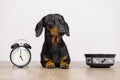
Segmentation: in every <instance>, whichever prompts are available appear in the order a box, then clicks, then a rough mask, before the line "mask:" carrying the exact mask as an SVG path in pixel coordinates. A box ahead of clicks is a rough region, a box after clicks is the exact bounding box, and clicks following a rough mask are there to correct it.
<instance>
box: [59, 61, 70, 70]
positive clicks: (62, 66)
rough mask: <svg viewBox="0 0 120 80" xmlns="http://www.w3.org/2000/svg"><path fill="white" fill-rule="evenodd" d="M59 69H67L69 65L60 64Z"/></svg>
mask: <svg viewBox="0 0 120 80" xmlns="http://www.w3.org/2000/svg"><path fill="white" fill-rule="evenodd" d="M60 68H62V69H69V65H68V64H67V63H66V62H62V63H61V64H60Z"/></svg>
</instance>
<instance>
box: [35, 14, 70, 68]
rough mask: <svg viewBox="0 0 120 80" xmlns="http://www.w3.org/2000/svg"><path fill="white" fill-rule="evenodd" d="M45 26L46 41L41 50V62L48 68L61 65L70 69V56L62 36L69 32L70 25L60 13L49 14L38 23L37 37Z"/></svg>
mask: <svg viewBox="0 0 120 80" xmlns="http://www.w3.org/2000/svg"><path fill="white" fill-rule="evenodd" d="M43 27H44V28H45V42H44V44H43V48H42V52H41V64H42V66H43V67H46V68H49V69H51V68H55V67H60V68H62V69H68V68H69V64H70V60H71V59H70V56H69V53H68V50H67V47H66V45H65V43H64V41H63V39H62V36H63V35H64V34H66V35H67V36H70V34H69V27H68V24H67V23H66V21H65V20H64V18H63V16H62V15H60V14H48V15H47V16H45V17H43V18H42V20H41V21H40V22H39V23H38V24H37V25H36V28H35V32H36V37H39V36H40V35H41V33H42V31H43Z"/></svg>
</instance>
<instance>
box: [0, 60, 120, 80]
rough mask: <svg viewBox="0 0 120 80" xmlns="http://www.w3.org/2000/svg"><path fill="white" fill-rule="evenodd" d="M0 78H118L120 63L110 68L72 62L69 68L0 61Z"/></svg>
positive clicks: (88, 79)
mask: <svg viewBox="0 0 120 80" xmlns="http://www.w3.org/2000/svg"><path fill="white" fill-rule="evenodd" d="M0 80H120V63H116V64H115V65H114V66H112V67H111V68H89V67H88V66H87V65H86V64H85V63H84V62H72V63H71V65H70V69H67V70H65V69H59V68H56V69H45V68H42V67H41V65H40V64H39V62H31V63H30V64H29V67H28V68H22V69H20V68H15V67H14V68H12V64H11V63H10V62H0Z"/></svg>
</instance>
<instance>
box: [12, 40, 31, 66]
mask: <svg viewBox="0 0 120 80" xmlns="http://www.w3.org/2000/svg"><path fill="white" fill-rule="evenodd" d="M11 49H12V51H11V53H10V61H11V62H12V64H13V65H14V66H17V67H19V68H23V67H25V66H27V65H28V64H29V63H30V61H31V52H30V50H29V49H31V46H30V45H29V44H28V42H27V41H26V40H24V39H19V40H17V41H16V43H14V44H13V45H12V46H11Z"/></svg>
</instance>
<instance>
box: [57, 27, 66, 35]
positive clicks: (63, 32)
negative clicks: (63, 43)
mask: <svg viewBox="0 0 120 80" xmlns="http://www.w3.org/2000/svg"><path fill="white" fill-rule="evenodd" d="M58 34H59V35H60V36H63V35H64V34H65V30H64V29H63V28H60V29H59V30H58Z"/></svg>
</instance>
